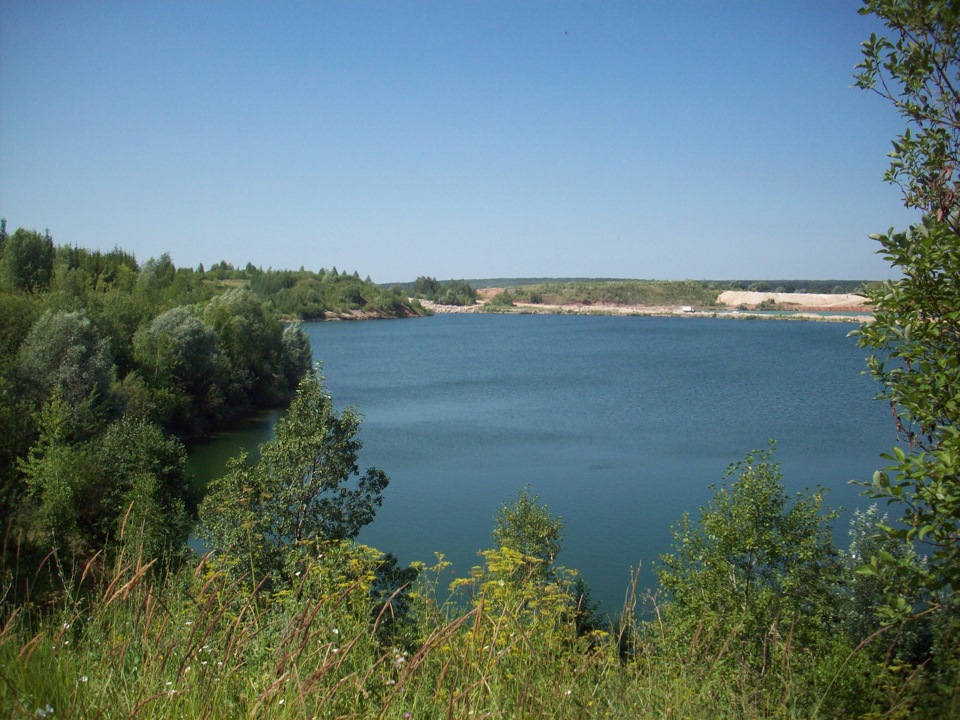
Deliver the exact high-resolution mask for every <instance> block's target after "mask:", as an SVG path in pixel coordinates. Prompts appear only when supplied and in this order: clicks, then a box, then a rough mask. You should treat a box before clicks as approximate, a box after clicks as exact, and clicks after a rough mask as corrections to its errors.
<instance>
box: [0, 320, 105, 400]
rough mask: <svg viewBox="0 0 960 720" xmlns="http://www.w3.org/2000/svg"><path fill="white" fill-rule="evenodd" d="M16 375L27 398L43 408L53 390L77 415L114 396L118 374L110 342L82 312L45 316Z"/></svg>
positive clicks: (28, 341)
mask: <svg viewBox="0 0 960 720" xmlns="http://www.w3.org/2000/svg"><path fill="white" fill-rule="evenodd" d="M15 366H16V368H15V373H16V376H17V378H18V384H19V387H20V389H21V392H22V393H23V395H24V397H26V398H28V399H30V400H31V401H32V402H33V403H34V404H35V407H39V406H40V405H41V404H42V403H43V402H44V401H45V400H46V399H47V398H48V397H50V394H51V392H52V390H53V389H54V388H59V389H60V391H61V398H62V400H63V402H65V403H66V404H67V405H68V406H69V407H71V408H73V409H74V412H79V411H80V408H81V407H82V406H83V405H84V403H85V402H87V401H90V404H91V405H96V404H98V403H101V402H103V401H104V400H105V399H107V398H108V397H109V393H110V389H111V385H112V384H113V381H114V379H115V374H116V373H115V369H114V365H113V359H112V358H111V355H110V351H109V346H108V343H107V342H106V340H104V339H103V338H102V337H100V335H99V333H97V331H96V329H95V328H94V327H93V324H92V323H91V322H90V320H89V319H87V316H86V314H85V313H83V312H82V311H76V312H50V311H47V312H45V313H44V314H43V315H42V316H41V317H40V319H39V320H37V322H36V323H34V325H33V327H32V328H31V329H30V332H29V333H28V334H27V337H26V338H25V339H24V341H23V343H22V344H21V346H20V349H19V351H18V352H17V356H16V360H15Z"/></svg>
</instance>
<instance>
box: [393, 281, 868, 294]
mask: <svg viewBox="0 0 960 720" xmlns="http://www.w3.org/2000/svg"><path fill="white" fill-rule="evenodd" d="M458 282H465V283H467V284H469V285H470V287H472V288H474V289H476V290H482V289H484V288H514V287H521V286H528V285H544V284H554V283H560V284H564V285H568V284H578V283H670V282H692V283H696V284H698V285H703V286H705V287H708V288H713V289H716V290H717V291H718V292H722V291H723V290H756V291H759V292H808V293H852V292H857V291H859V290H861V289H863V288H864V287H867V286H870V285H874V284H876V283H877V282H878V281H877V280H796V279H794V280H683V281H673V280H653V279H650V278H646V279H644V278H586V277H575V278H566V277H564V278H547V277H541V278H484V279H467V280H460V281H458ZM412 285H413V284H412V283H406V284H401V285H400V287H412Z"/></svg>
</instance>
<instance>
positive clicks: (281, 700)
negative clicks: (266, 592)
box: [280, 573, 300, 705]
mask: <svg viewBox="0 0 960 720" xmlns="http://www.w3.org/2000/svg"><path fill="white" fill-rule="evenodd" d="M299 574H300V573H297V575H299ZM280 704H281V705H283V698H280Z"/></svg>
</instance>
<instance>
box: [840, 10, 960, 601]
mask: <svg viewBox="0 0 960 720" xmlns="http://www.w3.org/2000/svg"><path fill="white" fill-rule="evenodd" d="M861 12H862V13H864V14H873V15H875V16H876V17H878V18H879V19H880V20H882V21H883V23H884V24H885V26H886V28H887V29H888V30H889V31H890V32H891V35H890V37H877V36H876V35H874V36H872V37H871V38H870V39H869V40H868V41H866V42H865V43H863V46H862V48H863V62H862V63H861V64H860V65H859V66H858V70H859V73H858V74H857V76H856V82H857V85H858V86H859V87H861V88H863V89H866V90H870V91H873V92H875V93H878V94H879V95H880V96H881V97H883V98H885V99H886V100H888V101H889V102H890V103H892V104H893V106H894V107H895V108H896V109H897V111H898V112H899V113H900V115H901V116H902V117H903V118H904V120H905V121H906V124H907V127H906V129H905V130H904V132H903V133H902V134H901V135H900V136H899V137H898V138H897V139H896V140H894V142H893V152H892V153H891V154H890V155H891V158H892V160H891V163H890V167H889V169H888V170H887V172H886V175H885V179H886V180H887V181H889V182H892V183H894V184H896V185H898V186H899V187H900V188H901V189H902V190H903V197H904V203H905V204H906V206H907V207H912V208H918V209H920V210H921V211H922V213H923V217H922V220H921V221H920V222H919V223H917V224H916V225H914V226H912V227H910V228H909V229H908V230H907V231H905V232H895V231H894V230H893V229H891V230H890V231H889V232H887V233H886V234H878V235H875V236H873V237H874V238H875V239H876V240H877V241H879V243H880V245H881V252H882V253H883V255H884V257H885V258H886V259H887V260H888V261H889V262H890V263H891V265H892V266H893V267H894V268H895V269H897V270H898V271H900V272H901V273H902V276H901V278H900V279H899V280H896V281H892V282H888V283H885V284H883V285H882V286H880V287H877V288H874V289H872V290H871V292H870V297H871V299H872V301H873V302H874V317H875V321H874V322H873V323H872V324H869V325H865V326H864V327H863V328H861V330H860V332H859V341H860V344H861V346H863V347H865V348H869V349H870V350H872V351H874V355H873V356H872V357H871V358H870V361H869V363H870V370H871V372H872V373H873V375H874V377H876V378H877V379H878V380H879V381H880V382H881V383H882V384H883V387H884V389H883V394H882V396H883V397H884V398H886V399H887V400H888V401H889V402H890V405H891V407H892V409H893V414H894V419H895V423H896V428H897V431H898V434H899V436H900V439H901V440H903V441H904V444H903V445H902V446H897V447H895V448H894V449H893V451H892V453H890V454H888V455H887V456H886V457H887V459H888V460H889V461H890V465H889V466H888V467H887V468H885V470H884V471H880V472H877V473H876V474H875V475H874V478H873V482H872V485H871V486H870V488H869V490H868V493H869V494H871V495H872V496H873V497H875V498H878V499H884V500H887V501H888V502H891V503H894V504H896V505H898V506H899V507H900V509H901V510H902V514H901V516H900V519H901V520H902V521H903V522H902V523H900V524H895V525H891V526H888V527H887V528H886V532H887V533H888V534H889V535H891V536H892V537H894V538H897V539H899V540H901V541H904V542H906V543H911V544H912V543H923V544H924V545H926V547H927V548H928V549H929V562H928V563H926V564H923V565H916V564H915V565H910V564H909V563H908V562H907V560H906V556H904V557H899V558H898V557H895V556H893V555H891V554H890V553H887V554H886V555H881V556H880V557H878V558H877V560H876V562H875V563H873V564H872V565H871V566H870V567H869V568H868V569H867V572H877V573H881V572H894V574H898V575H901V576H910V577H911V578H912V580H911V582H910V583H908V585H907V587H909V588H911V591H910V592H909V593H907V592H904V590H903V587H902V586H901V587H899V588H898V587H894V586H892V585H891V586H890V588H889V589H890V591H891V597H890V598H889V600H890V607H891V609H892V610H893V612H894V613H895V614H897V615H899V616H900V617H901V618H906V617H909V616H910V615H911V614H912V612H913V611H914V609H915V603H916V602H917V601H918V600H919V599H920V598H921V597H925V598H926V601H928V602H931V603H933V605H934V606H935V607H937V606H942V607H945V608H946V609H948V610H951V608H952V611H955V610H956V605H957V589H958V588H960V353H958V352H957V348H958V347H960V186H958V177H960V175H958V172H960V7H958V5H957V3H956V2H955V1H953V0H930V1H928V2H908V1H907V0H867V2H865V3H864V7H863V8H862V10H861ZM881 565H882V566H885V567H886V570H882V569H880V566H881Z"/></svg>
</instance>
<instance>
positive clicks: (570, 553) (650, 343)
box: [191, 314, 895, 613]
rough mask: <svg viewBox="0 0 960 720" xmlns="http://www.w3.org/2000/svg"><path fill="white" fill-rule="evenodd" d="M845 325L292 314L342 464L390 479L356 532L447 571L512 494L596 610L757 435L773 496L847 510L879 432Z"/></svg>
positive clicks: (878, 444)
mask: <svg viewBox="0 0 960 720" xmlns="http://www.w3.org/2000/svg"><path fill="white" fill-rule="evenodd" d="M855 327H856V325H853V324H848V323H826V322H823V323H821V322H796V321H774V320H719V319H709V318H693V317H661V318H657V317H603V316H586V317H579V316H566V315H483V314H472V315H470V314H467V315H437V316H434V317H430V318H421V319H416V320H403V321H370V322H339V323H310V324H306V325H304V329H305V331H306V332H307V334H308V335H309V337H310V340H311V344H312V346H313V353H314V358H315V359H318V360H321V361H322V363H323V373H324V376H325V377H326V381H327V385H328V387H329V389H330V391H331V393H332V395H333V398H334V402H335V403H336V404H337V405H338V406H341V407H342V406H344V405H356V406H357V407H358V408H359V410H360V411H361V413H362V414H363V416H364V422H363V426H362V430H361V433H360V437H361V439H362V441H363V443H364V447H363V450H362V451H361V454H360V464H361V469H364V468H366V467H369V466H371V465H374V466H377V467H379V468H381V469H382V470H384V471H385V472H386V473H387V474H388V475H389V476H390V479H391V481H390V485H389V487H388V488H387V489H386V491H385V494H384V503H383V507H382V508H381V510H380V512H379V514H378V516H377V519H376V521H375V522H374V523H373V524H372V525H370V526H368V527H367V528H366V529H364V531H363V532H362V534H361V535H360V538H359V540H360V541H362V542H365V543H368V544H370V545H373V546H375V547H377V548H379V549H381V550H383V551H389V552H393V553H395V554H396V555H398V556H399V558H400V560H401V561H402V562H404V563H408V562H410V561H413V560H421V561H425V562H427V564H428V565H429V564H431V563H432V562H433V560H434V553H436V552H441V553H443V554H445V556H446V558H447V559H448V560H450V561H452V562H453V563H454V569H455V571H456V573H457V574H458V575H465V574H466V573H467V572H468V571H469V569H470V567H471V566H472V565H475V564H477V563H478V557H477V551H478V550H480V549H482V548H487V547H490V546H491V545H492V540H491V535H490V534H491V530H492V526H493V520H492V518H493V516H494V514H495V513H496V512H497V509H498V508H499V506H500V505H501V504H502V503H503V502H504V501H509V500H511V499H513V498H514V497H515V496H516V493H517V491H518V490H519V489H520V488H523V487H524V486H529V488H530V490H531V492H532V493H534V494H536V495H539V496H540V498H541V500H542V501H543V502H546V503H547V504H548V505H549V506H550V510H551V511H552V512H553V513H554V514H556V515H560V516H562V517H563V519H564V521H565V522H566V528H565V547H566V550H565V551H564V552H563V553H561V555H560V556H559V558H558V562H559V563H560V564H562V565H565V566H567V567H573V568H578V569H579V570H580V571H581V572H582V574H583V576H584V578H585V580H586V581H587V583H588V584H589V585H590V587H591V589H592V591H593V595H594V599H596V600H598V601H600V602H601V603H602V606H603V609H604V610H605V611H607V612H609V613H616V612H617V611H618V610H619V608H620V606H621V604H622V601H623V597H624V593H625V591H626V589H627V585H628V581H629V578H630V572H631V568H636V567H640V568H641V572H640V585H641V587H653V586H655V585H656V577H655V575H654V568H655V566H656V562H657V560H658V557H659V555H660V553H663V552H666V551H668V550H669V548H670V542H671V536H670V532H669V529H670V525H671V523H673V522H674V521H675V520H677V519H678V518H679V517H680V516H681V515H682V514H683V513H684V512H690V513H691V514H693V515H694V516H695V515H696V513H697V509H698V507H699V506H700V505H702V504H703V503H705V502H706V501H707V500H708V499H709V497H710V495H711V490H710V485H711V484H713V483H718V482H720V480H721V478H722V476H723V472H724V470H725V469H726V467H727V466H728V465H729V464H730V463H732V462H735V461H737V460H739V459H741V458H742V457H743V456H744V454H745V453H746V452H747V451H749V450H751V449H755V448H765V447H766V446H767V443H768V440H769V439H771V438H773V439H776V440H777V443H778V449H777V451H776V457H777V459H778V460H779V461H780V462H781V463H782V467H783V471H784V475H785V482H786V484H787V487H788V489H789V490H791V491H794V490H799V489H801V488H803V487H813V486H816V485H822V486H824V487H826V488H829V492H828V494H827V502H828V503H829V504H830V505H832V506H834V507H836V506H843V507H844V508H846V509H847V511H846V512H845V513H844V515H843V517H842V520H841V521H838V525H837V527H836V532H835V535H836V537H837V540H838V542H841V543H843V544H844V545H845V544H846V522H847V520H848V519H849V516H850V512H851V510H852V509H853V508H854V507H857V506H858V505H859V506H865V505H866V504H867V503H866V500H865V499H863V498H862V497H860V495H859V488H857V487H855V486H851V485H850V484H849V482H848V481H850V480H853V479H856V480H861V481H862V480H868V479H869V478H870V477H871V476H872V474H873V471H874V470H875V469H876V468H877V467H879V466H880V465H882V460H881V459H880V458H879V454H880V453H881V452H884V451H886V450H889V448H890V446H891V445H892V444H893V443H894V441H895V434H894V429H893V425H892V422H891V419H890V412H889V409H888V408H887V407H886V405H885V404H884V403H882V402H880V401H877V400H874V399H873V398H874V396H875V395H876V393H877V391H878V389H879V386H878V385H877V384H876V383H874V382H873V381H872V380H871V379H870V378H869V377H868V376H866V375H864V374H863V371H864V370H865V368H866V364H865V362H864V352H863V351H862V350H860V349H859V348H858V347H857V346H856V342H855V341H854V340H853V339H851V338H848V337H847V334H848V333H849V332H850V331H851V330H852V329H854V328H855ZM277 417H278V414H277V413H271V414H265V415H262V416H259V417H258V418H254V419H253V420H252V421H250V422H249V423H248V424H247V425H246V426H245V427H243V428H241V429H240V430H239V431H237V432H233V433H224V434H221V435H220V436H218V437H217V438H215V439H214V440H213V441H211V442H208V443H205V444H203V445H200V446H197V447H196V448H193V449H192V450H191V467H192V468H193V469H194V471H195V472H197V473H198V474H202V475H207V476H209V475H210V474H211V473H216V472H219V470H218V469H217V468H218V467H222V464H223V462H224V461H225V457H227V456H228V455H229V454H232V453H233V452H235V451H236V450H237V449H238V447H239V446H247V447H253V446H255V445H256V444H257V443H258V442H261V441H263V440H265V439H269V437H270V428H271V426H272V424H273V422H275V420H276V418H277Z"/></svg>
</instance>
